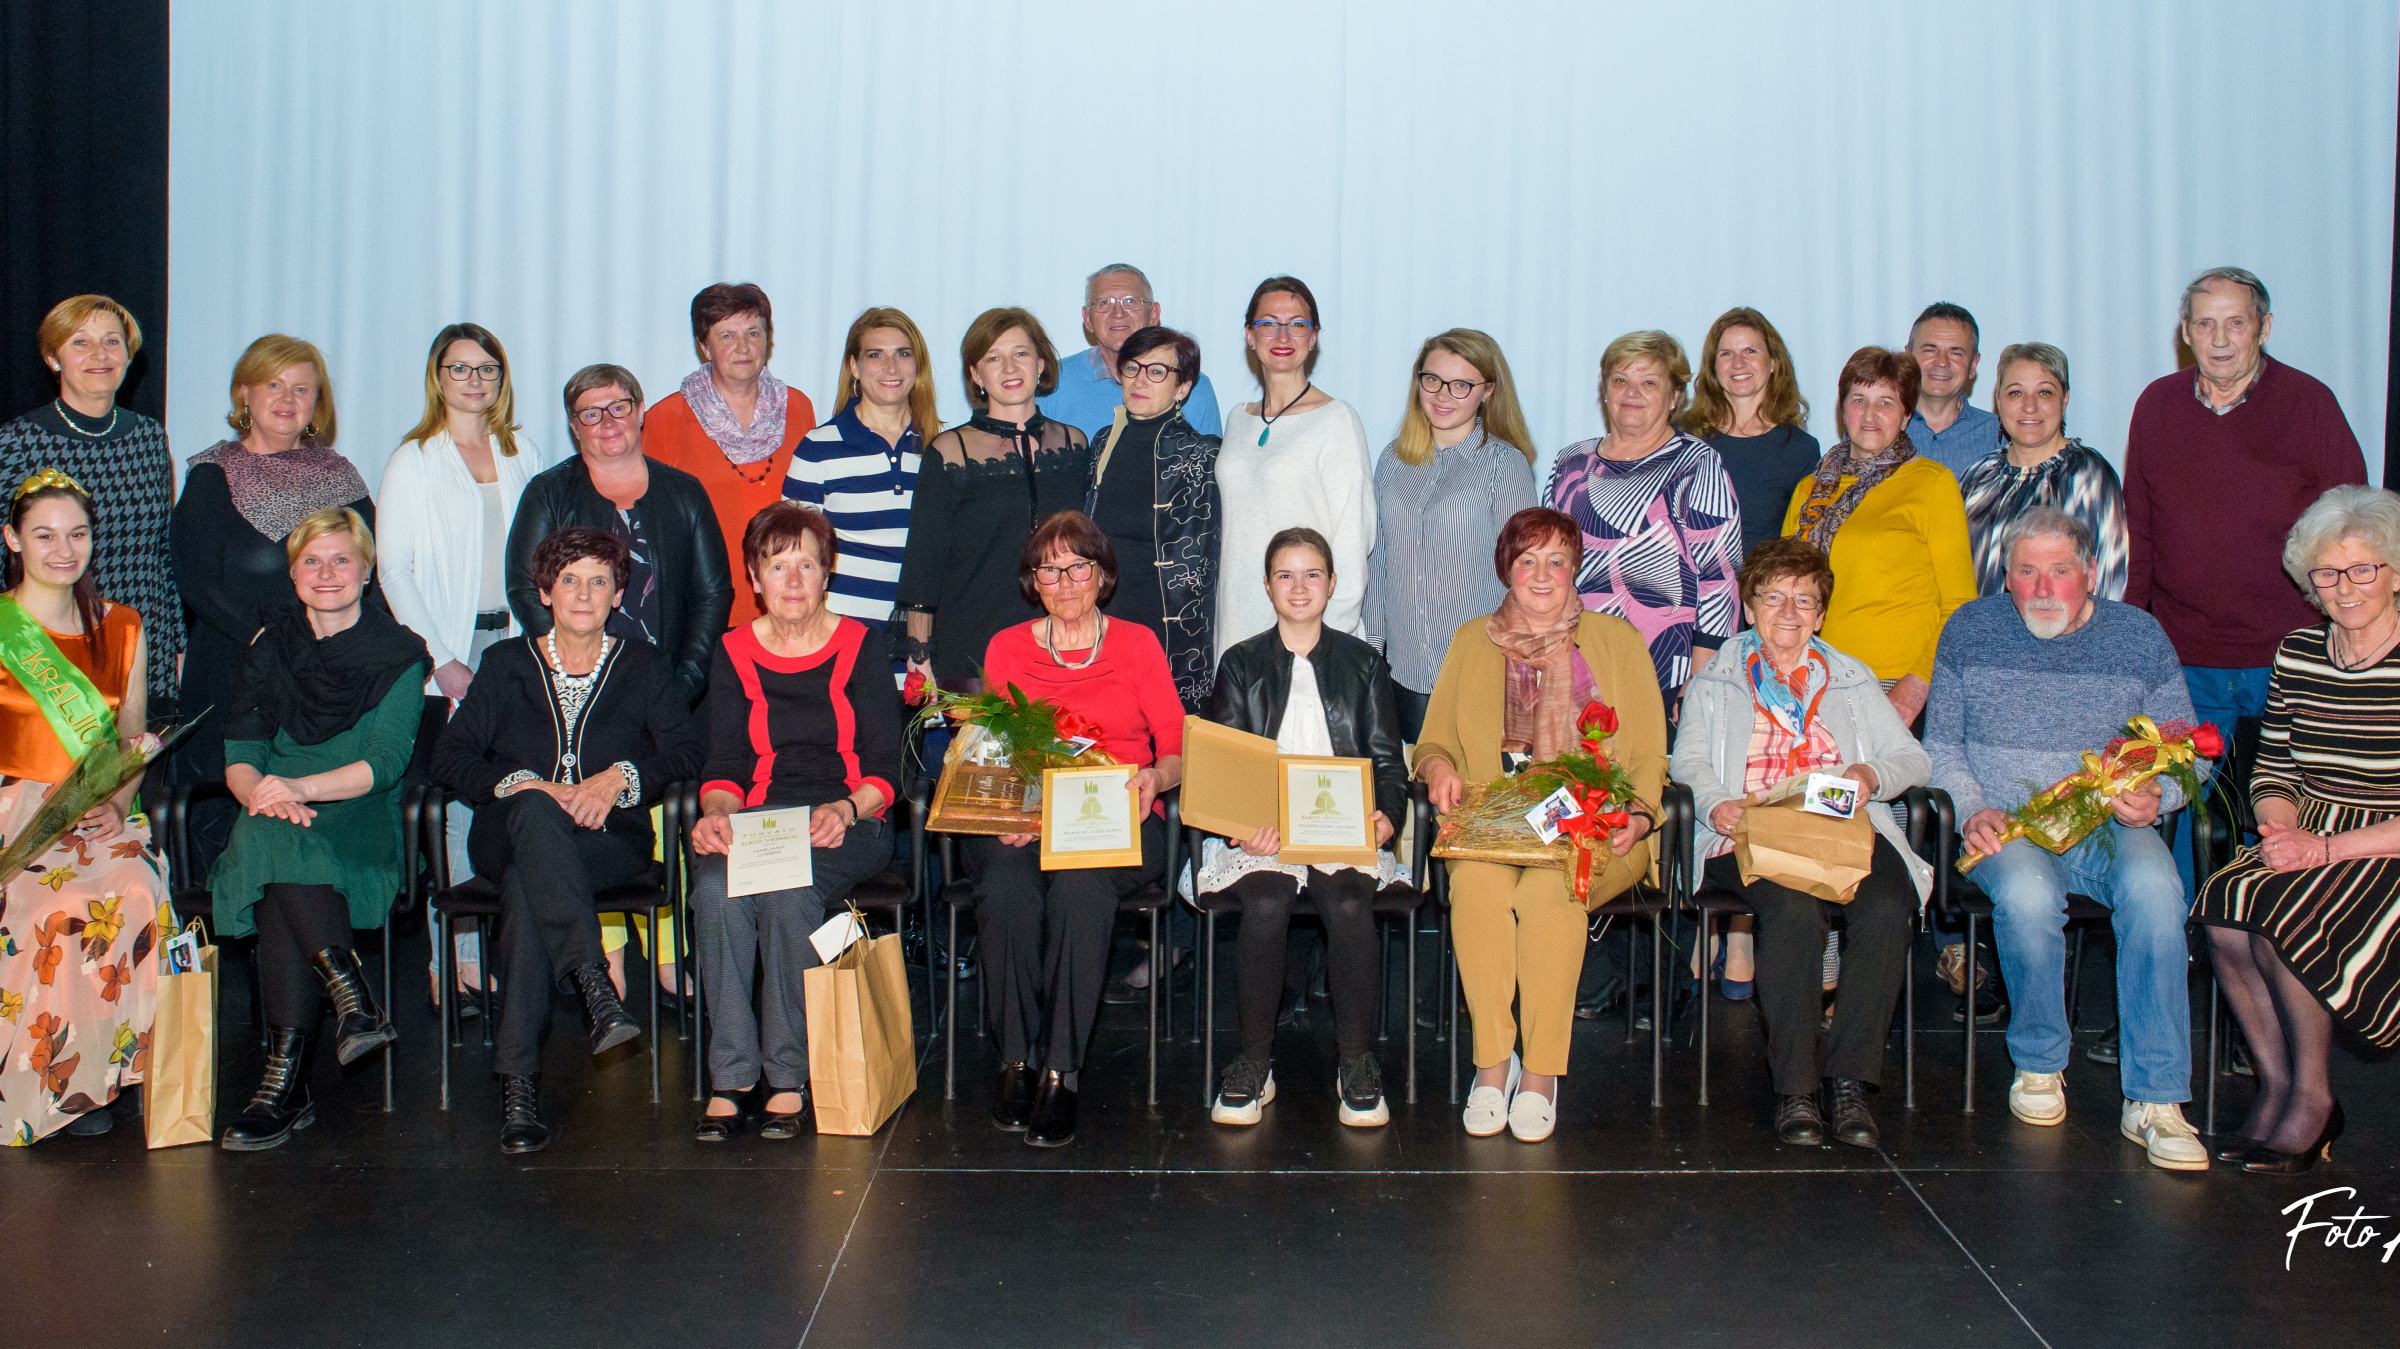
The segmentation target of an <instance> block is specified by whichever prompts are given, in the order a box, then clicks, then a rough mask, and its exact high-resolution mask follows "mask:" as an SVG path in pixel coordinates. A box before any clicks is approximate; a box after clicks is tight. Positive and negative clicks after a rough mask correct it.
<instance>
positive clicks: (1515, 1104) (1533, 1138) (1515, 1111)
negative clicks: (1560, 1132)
mask: <svg viewBox="0 0 2400 1349" xmlns="http://www.w3.org/2000/svg"><path fill="white" fill-rule="evenodd" d="M1550 1090H1551V1091H1553V1092H1555V1091H1557V1090H1558V1083H1557V1080H1556V1079H1552V1081H1551V1085H1550ZM1557 1127H1558V1103H1557V1102H1556V1101H1554V1100H1552V1099H1551V1098H1550V1097H1548V1096H1544V1095H1542V1094H1541V1093H1540V1092H1538V1091H1520V1092H1518V1093H1517V1095H1516V1099H1514V1100H1512V1101H1510V1102H1509V1103H1508V1132H1509V1135H1510V1136H1511V1137H1513V1138H1515V1139H1516V1140H1517V1141H1518V1142H1520V1143H1539V1142H1541V1141H1542V1140H1543V1139H1545V1138H1548V1137H1549V1136H1550V1131H1551V1130H1552V1129H1555V1128H1557Z"/></svg>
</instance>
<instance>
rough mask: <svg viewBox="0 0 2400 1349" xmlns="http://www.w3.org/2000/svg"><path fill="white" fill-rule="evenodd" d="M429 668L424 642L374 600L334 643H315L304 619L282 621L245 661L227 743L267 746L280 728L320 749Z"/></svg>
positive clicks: (265, 634) (263, 633) (268, 629)
mask: <svg viewBox="0 0 2400 1349" xmlns="http://www.w3.org/2000/svg"><path fill="white" fill-rule="evenodd" d="M430 663H431V661H430V660H429V658H428V657H427V656H426V653H425V639H423V638H421V637H419V636H417V635H416V634H415V633H413V632H410V631H409V630H408V629H406V628H404V627H401V626H400V624H399V623H398V621H396V620H395V619H393V617H392V616H391V614H389V613H388V612H386V611H385V610H384V608H383V606H382V604H381V603H380V602H378V601H376V600H373V599H369V600H368V601H367V602H366V603H365V604H364V605H363V606H361V608H360V609H359V613H358V621H357V622H356V623H353V624H351V625H350V626H349V627H347V628H344V629H342V630H341V631H340V632H337V633H335V634H333V635H332V636H331V637H319V636H318V635H317V630H316V629H315V628H312V627H310V626H309V624H308V616H307V615H306V614H305V613H295V614H287V615H285V616H284V617H281V618H278V619H276V620H275V621H274V622H272V623H269V624H268V625H267V626H266V628H265V629H264V630H262V631H261V632H260V633H259V634H258V636H257V638H256V639H255V640H253V641H252V642H251V644H250V650H249V651H248V652H247V653H246V654H245V655H244V656H243V658H242V682H241V688H240V689H238V690H237V691H236V692H235V694H234V699H233V703H232V705H231V707H230V708H229V709H228V711H227V712H226V715H225V738H226V739H228V740H272V739H274V738H275V732H276V730H277V729H279V728H280V729H282V730H284V731H287V732H289V733H290V734H291V737H292V739H293V740H295V741H297V742H298V743H300V744H303V745H321V744H323V743H325V742H326V741H328V740H331V739H333V738H334V737H335V736H337V735H340V734H341V733H342V732H344V731H347V730H351V729H352V728H354V727H356V726H357V725H358V724H359V722H360V721H362V720H364V719H365V717H366V715H367V713H368V712H369V711H370V710H372V709H373V708H374V706H375V705H376V704H377V703H380V702H382V701H383V698H384V695H385V694H387V693H390V692H391V691H392V685H393V683H394V682H396V681H397V680H399V679H400V677H401V676H402V675H405V674H406V673H407V672H408V671H409V670H410V669H412V668H414V667H416V666H419V665H427V664H430Z"/></svg>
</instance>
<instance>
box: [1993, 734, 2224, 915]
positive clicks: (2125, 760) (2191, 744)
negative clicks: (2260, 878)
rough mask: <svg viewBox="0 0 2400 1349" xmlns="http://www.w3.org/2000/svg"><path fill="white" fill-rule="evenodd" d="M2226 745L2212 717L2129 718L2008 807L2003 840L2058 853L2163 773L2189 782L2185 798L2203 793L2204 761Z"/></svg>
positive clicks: (2182, 783)
mask: <svg viewBox="0 0 2400 1349" xmlns="http://www.w3.org/2000/svg"><path fill="white" fill-rule="evenodd" d="M2224 752H2225V737H2224V736H2223V735H2222V734H2220V733H2219V732H2218V730H2217V728H2216V727H2214V726H2211V725H2209V724H2207V723H2205V722H2203V723H2201V724H2200V725H2197V726H2195V725H2193V724H2192V723H2190V722H2188V721H2170V722H2168V723H2167V724H2166V725H2164V726H2161V725H2159V724H2158V723H2157V722H2155V721H2152V720H2151V719H2150V718H2148V717H2135V718H2133V719H2132V720H2131V721H2128V722H2126V723H2125V734H2123V735H2121V736H2118V737H2117V738H2116V739H2114V740H2111V741H2109V742H2108V743H2107V744H2106V745H2103V746H2101V747H2100V748H2099V749H2098V750H2096V751H2095V750H2085V751H2084V752H2083V767H2081V768H2079V769H2077V770H2076V771H2074V772H2072V773H2069V774H2067V775H2066V776H2065V777H2063V778H2060V779H2059V780H2058V781H2056V782H2053V783H2051V784H2050V785H2049V786H2047V787H2044V788H2043V789H2041V790H2040V791H2038V792H2035V793H2034V794H2033V795H2032V797H2031V798H2029V799H2028V800H2027V801H2026V802H2025V804H2024V805H2022V806H2019V807H2018V808H2016V809H2015V810H2012V811H2009V812H2007V814H2008V824H2007V826H2006V827H2004V828H2003V829H2001V831H2000V842H2001V843H2002V844H2003V845H2006V844H2008V843H2009V842H2010V841H2012V840H2015V839H2024V840H2025V841H2026V842H2028V843H2031V844H2034V845H2035V846H2037V847H2040V848H2044V849H2046V850H2048V851H2050V852H2052V853H2059V854H2064V853H2065V852H2066V851H2067V849H2069V848H2072V847H2074V846H2075V845H2076V844H2078V843H2081V842H2083V841H2084V840H2085V839H2087V838H2089V837H2091V835H2092V833H2093V831H2095V830H2097V829H2098V828H2099V827H2100V826H2101V825H2104V824H2106V823H2108V822H2109V821H2110V820H2112V819H2115V818H2116V802H2117V798H2118V797H2120V796H2123V795H2124V794H2125V793H2127V792H2130V791H2133V790H2134V789H2136V788H2138V787H2140V786H2142V785H2143V784H2145V783H2148V782H2149V781H2151V780H2152V779H2153V778H2160V777H2164V778H2166V779H2167V780H2168V781H2170V782H2173V783H2174V784H2175V785H2177V786H2179V787H2181V788H2183V796H2184V799H2185V800H2186V801H2197V800H2198V799H2199V798H2200V761H2201V760H2202V759H2214V758H2216V757H2218V756H2219V755H2221V754H2223V753H2224ZM1986 856H1989V854H1986V853H1973V854H1969V855H1968V856H1965V857H1962V858H1960V859H1958V872H1959V874H1960V875H1962V876H1963V875H1965V874H1967V873H1968V872H1970V871H1973V870H1974V869H1975V867H1976V865H1977V864H1978V863H1980V862H1982V861H1983V859H1984V858H1985V857H1986Z"/></svg>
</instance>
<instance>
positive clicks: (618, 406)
mask: <svg viewBox="0 0 2400 1349" xmlns="http://www.w3.org/2000/svg"><path fill="white" fill-rule="evenodd" d="M636 406H638V405H637V404H636V403H635V402H634V401H633V400H632V399H630V398H620V399H618V400H617V401H615V402H613V403H603V404H601V405H600V406H598V407H588V408H577V409H576V410H575V420H576V421H578V422H580V423H582V424H583V425H585V426H598V425H599V424H600V419H601V418H602V417H606V418H608V419H609V420H610V421H612V422H621V421H624V420H625V419H626V418H628V417H631V416H632V415H633V410H634V408H635V407H636Z"/></svg>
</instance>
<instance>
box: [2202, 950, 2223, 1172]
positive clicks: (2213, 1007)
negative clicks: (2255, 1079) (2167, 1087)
mask: <svg viewBox="0 0 2400 1349" xmlns="http://www.w3.org/2000/svg"><path fill="white" fill-rule="evenodd" d="M2220 1024H2222V1022H2221V1018H2220V1016H2219V1012H2218V1007H2217V978H2216V972H2215V971H2214V970H2211V971H2210V972H2209V978H2208V1111H2207V1118H2206V1124H2207V1132H2208V1135H2209V1136H2210V1137H2212V1138H2213V1137H2215V1136H2216V1132H2217V1073H2218V1071H2219V1069H2220V1067H2221V1066H2222V1064H2223V1060H2222V1059H2220V1058H2218V1057H2217V1054H2218V1050H2217V1028H2218V1026H2219V1025H2220Z"/></svg>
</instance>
